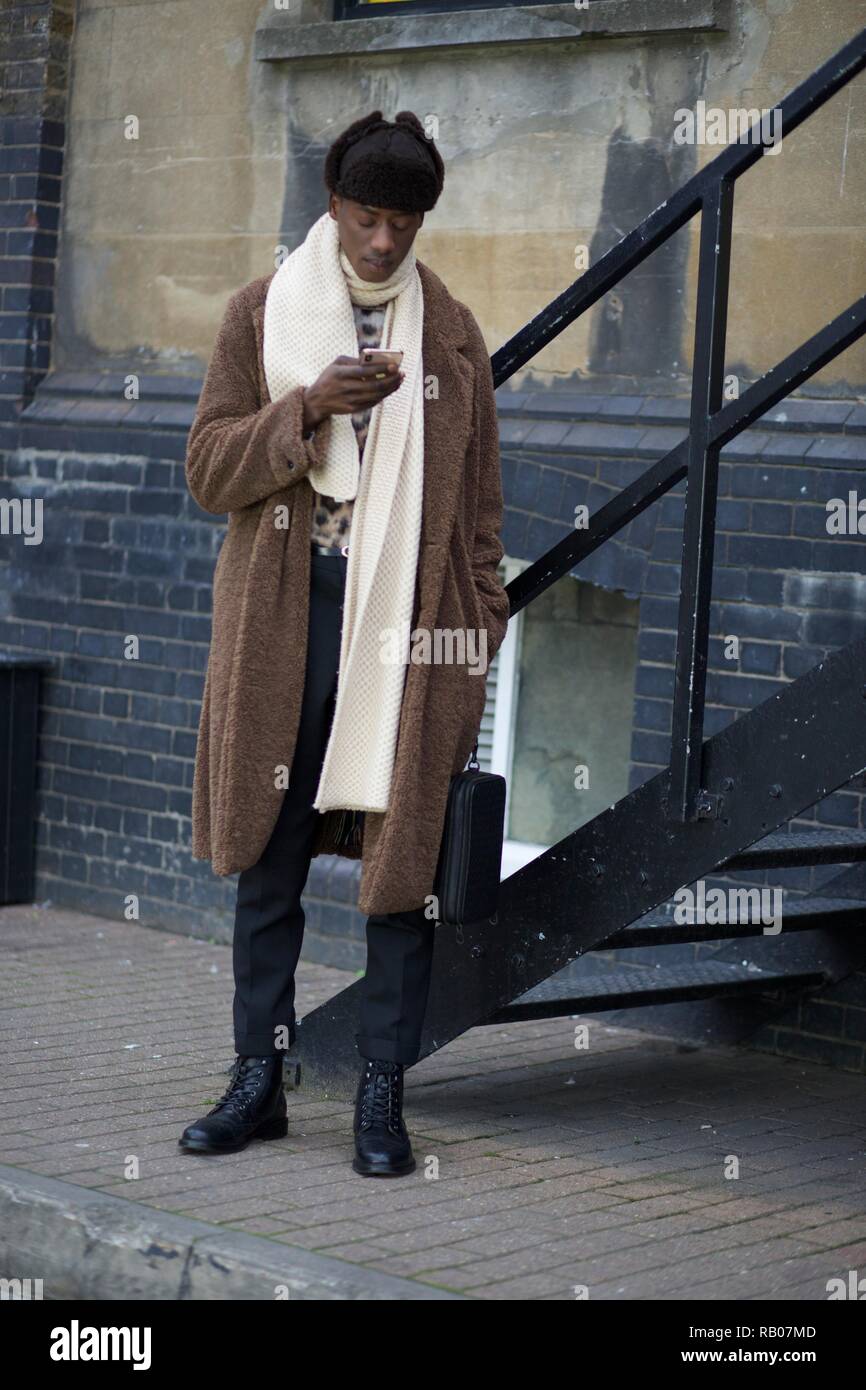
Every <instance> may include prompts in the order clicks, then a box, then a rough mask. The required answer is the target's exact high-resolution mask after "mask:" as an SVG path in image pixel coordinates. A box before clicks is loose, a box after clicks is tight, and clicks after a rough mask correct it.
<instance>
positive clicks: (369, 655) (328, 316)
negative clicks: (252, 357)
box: [263, 212, 424, 811]
mask: <svg viewBox="0 0 866 1390" xmlns="http://www.w3.org/2000/svg"><path fill="white" fill-rule="evenodd" d="M352 302H354V303H356V304H381V303H383V302H387V308H386V311H385V320H384V324H383V327H382V342H381V346H382V347H383V348H401V349H402V350H403V362H402V370H403V371H404V372H405V373H406V378H405V380H404V382H403V384H402V386H400V387H398V388H397V390H396V391H394V392H393V393H392V394H391V395H390V396H386V397H385V399H384V400H383V401H381V402H380V403H379V404H378V405H377V406H374V408H373V411H372V413H371V416H370V424H369V428H368V432H367V438H366V442H365V444H364V464H363V468H361V467H360V465H359V453H358V440H357V436H356V434H355V430H354V427H353V425H352V417H351V415H332V416H331V432H330V444H329V447H328V452H327V457H326V459H325V463H324V466H323V467H322V468H311V469H310V470H309V472H308V474H307V476H308V478H309V480H310V484H311V486H312V487H313V488H314V489H315V490H316V491H317V492H321V493H324V494H325V495H326V496H328V497H335V498H337V499H338V500H343V499H346V500H348V499H351V498H354V499H355V505H354V507H353V510H352V525H351V531H350V534H349V557H348V558H349V563H348V567H347V575H346V593H345V601H344V608H343V630H342V638H341V643H340V664H339V671H338V677H337V701H336V707H335V710H334V719H333V724H332V726H331V733H330V737H329V739H328V745H327V748H326V750H325V760H324V763H323V766H322V772H321V776H320V778H319V786H318V790H317V792H316V798H315V801H314V802H313V805H314V806H315V807H316V809H317V810H319V811H328V810H332V809H335V808H336V809H338V808H345V809H347V810H356V811H385V810H387V807H388V797H389V793H390V788H391V776H392V772H393V768H394V757H395V752H396V747H397V730H398V726H399V722H400V709H401V706H402V703H403V686H404V682H405V679H406V669H407V667H406V663H407V661H408V654H409V629H410V627H411V622H412V609H413V603H414V598H415V576H416V570H417V564H418V546H419V540H420V535H421V503H422V496H423V479H424V392H423V366H422V361H421V335H422V325H423V312H424V302H423V293H422V287H421V277H420V275H419V274H418V270H417V267H416V264H415V253H414V250H413V249H411V248H410V250H409V252H408V254H407V255H406V256H405V257H404V259H403V260H402V262H401V263H400V265H399V266H398V267H397V269H396V270H395V271H394V273H393V275H392V276H390V277H389V279H387V280H383V281H381V282H380V283H378V284H376V283H374V282H373V281H371V280H362V279H360V278H359V277H358V276H357V275H356V274H355V272H354V270H353V269H352V265H351V262H350V261H349V259H348V257H347V256H346V255H345V252H344V251H343V250H342V247H341V246H340V240H339V231H338V228H337V223H336V222H335V221H334V220H333V218H332V217H331V216H330V215H329V213H328V212H325V213H323V214H322V216H321V217H320V218H319V220H318V221H317V222H314V223H313V225H312V227H311V228H310V230H309V232H308V233H307V236H306V239H305V240H304V241H303V242H302V243H301V245H300V246H299V247H298V248H297V249H296V250H295V251H293V252H292V254H291V255H290V256H288V257H287V259H286V260H285V261H284V262H283V263H282V265H281V266H280V268H279V270H278V271H277V272H276V274H275V275H274V277H273V279H272V281H271V284H270V286H269V288H268V293H267V297H266V300H265V319H264V345H263V354H264V366H265V376H266V379H267V383H268V391H269V393H270V396H271V400H277V399H278V398H279V397H280V396H282V395H284V394H285V392H287V391H290V390H291V389H292V388H293V387H295V386H300V385H304V386H310V385H312V383H313V382H314V381H315V380H316V378H317V377H318V375H319V374H320V372H322V371H323V370H324V369H325V367H327V366H328V365H329V364H330V363H331V362H333V360H334V358H335V357H339V356H341V355H342V354H345V355H347V356H350V357H358V355H359V349H358V338H357V332H356V328H355V321H354V317H353V314H352ZM359 478H360V486H359ZM394 650H398V651H399V652H400V653H401V654H402V657H401V659H400V660H398V661H394V660H393V659H392V656H391V654H392V652H393V651H394ZM386 651H387V652H388V655H389V660H387V661H386V660H384V659H383V655H384V653H385V652H386Z"/></svg>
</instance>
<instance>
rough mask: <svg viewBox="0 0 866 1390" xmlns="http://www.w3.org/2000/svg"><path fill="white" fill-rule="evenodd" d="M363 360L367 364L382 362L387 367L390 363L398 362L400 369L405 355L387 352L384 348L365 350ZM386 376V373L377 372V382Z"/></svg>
mask: <svg viewBox="0 0 866 1390" xmlns="http://www.w3.org/2000/svg"><path fill="white" fill-rule="evenodd" d="M362 360H363V361H364V362H365V363H370V362H381V363H382V365H383V366H386V365H387V364H388V363H389V362H396V364H397V366H398V367H399V366H400V363H401V362H402V361H403V354H402V352H396V351H395V352H390V351H386V350H385V349H384V348H364V350H363V353H362ZM386 375H387V373H386V372H377V373H376V380H377V381H381V380H382V379H383V377H385V376H386Z"/></svg>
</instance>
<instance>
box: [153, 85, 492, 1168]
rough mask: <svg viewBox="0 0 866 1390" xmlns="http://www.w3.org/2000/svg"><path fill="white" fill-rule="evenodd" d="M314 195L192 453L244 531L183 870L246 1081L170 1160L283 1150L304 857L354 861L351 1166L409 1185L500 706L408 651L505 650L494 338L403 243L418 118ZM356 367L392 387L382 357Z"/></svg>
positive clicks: (220, 371)
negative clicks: (220, 946)
mask: <svg viewBox="0 0 866 1390" xmlns="http://www.w3.org/2000/svg"><path fill="white" fill-rule="evenodd" d="M324 178H325V184H326V186H327V188H328V190H329V194H330V197H329V204H328V210H327V213H325V214H323V215H322V217H320V218H319V219H318V220H317V221H316V222H315V223H314V224H313V226H312V227H311V228H310V231H309V232H308V234H307V237H306V239H305V241H304V242H303V243H302V245H301V246H299V247H298V248H297V249H296V250H295V251H294V252H293V253H292V254H291V255H290V256H289V257H288V258H287V259H286V260H285V261H284V262H283V263H282V265H281V266H280V268H279V269H278V270H277V271H276V272H275V273H274V274H273V275H271V276H263V277H261V278H260V279H259V280H255V281H253V282H252V283H251V284H250V285H247V286H245V287H244V288H243V289H242V290H240V291H238V292H236V294H234V295H233V296H232V298H231V300H230V302H229V305H228V308H227V310H226V314H225V317H224V319H223V323H222V325H221V327H220V331H219V334H218V336H217V342H216V344H215V347H214V352H213V355H212V358H211V362H210V365H209V368H208V372H207V375H206V378H205V382H204V386H203V389H202V394H201V399H200V401H199V407H198V410H197V412H196V418H195V421H194V423H193V426H192V429H191V431H190V436H189V442H188V447H187V458H186V475H187V480H188V484H189V488H190V491H191V493H192V495H193V497H194V499H195V500H196V502H198V504H199V505H200V506H201V507H202V508H203V509H204V510H206V511H208V512H212V513H217V514H223V513H226V512H227V513H228V515H229V523H228V531H227V534H226V537H225V541H224V543H223V546H222V549H221V551H220V556H219V560H218V563H217V568H216V571H215V574H214V618H213V638H212V643H211V651H210V655H209V660H208V670H207V677H206V681H205V690H204V698H203V702H202V713H201V721H200V726H199V741H198V747H197V750H196V767H195V780H194V787H193V853H194V855H195V856H196V857H197V858H209V859H210V860H211V862H212V865H213V868H214V870H215V872H217V873H219V874H229V873H234V872H238V871H239V872H240V878H239V881H238V893H237V906H236V912H235V932H234V948H233V953H234V972H235V1001H234V1028H235V1048H236V1052H237V1054H238V1055H237V1061H236V1064H235V1069H234V1075H233V1078H232V1083H231V1085H230V1087H229V1089H228V1091H227V1092H226V1094H225V1096H224V1097H223V1098H222V1100H221V1101H220V1102H219V1103H218V1105H217V1106H216V1107H215V1108H214V1109H213V1110H212V1111H210V1113H209V1114H208V1115H206V1116H205V1117H203V1118H202V1119H200V1120H198V1121H196V1122H195V1123H194V1124H192V1125H190V1126H188V1127H187V1128H186V1130H185V1131H184V1133H183V1135H182V1137H181V1140H180V1144H181V1147H182V1148H184V1149H185V1150H186V1151H188V1152H193V1153H227V1152H235V1151H236V1150H238V1149H241V1148H244V1147H245V1146H246V1144H248V1143H249V1141H250V1139H251V1138H261V1139H269V1138H278V1137H281V1136H283V1135H285V1134H286V1133H287V1112H286V1101H285V1094H284V1091H283V1085H282V1060H283V1052H284V1051H285V1049H286V1048H287V1047H289V1046H291V1045H292V1043H293V1042H294V1040H295V1030H296V1019H295V1010H294V973H295V967H296V964H297V960H298V956H299V953H300V948H301V940H302V936H303V928H304V921H305V918H304V912H303V909H302V907H301V894H302V892H303V889H304V886H305V883H306V879H307V874H308V871H309V866H310V860H311V858H312V857H313V856H314V855H316V854H319V853H325V852H331V853H336V854H340V855H346V856H348V857H355V858H357V857H359V855H360V857H361V859H362V873H361V882H360V889H359V895H358V904H359V907H360V908H361V910H362V911H364V912H367V913H369V914H370V915H369V917H368V921H367V971H366V975H365V979H364V987H363V997H362V1002H361V1009H360V1030H359V1032H358V1033H357V1034H356V1042H357V1046H358V1050H359V1052H360V1054H361V1056H362V1058H363V1059H364V1065H363V1067H362V1069H361V1076H360V1080H359V1083H358V1092H357V1096H356V1106H355V1121H354V1133H355V1157H354V1160H353V1167H354V1169H355V1171H356V1172H358V1173H361V1174H364V1175H367V1176H373V1175H377V1176H398V1175H401V1174H405V1173H410V1172H412V1171H413V1169H414V1167H415V1161H414V1157H413V1155H412V1149H411V1145H410V1142H409V1137H408V1134H407V1132H406V1127H405V1123H404V1121H403V1116H402V1101H403V1070H404V1067H405V1066H407V1065H411V1064H412V1063H413V1062H415V1061H416V1060H417V1058H418V1055H419V1050H420V1038H421V1028H422V1024H423V1020H424V1012H425V1008H426V1002H427V994H428V987H429V978H430V964H431V958H432V951H433V939H434V928H435V918H436V911H435V907H436V905H435V901H434V900H433V898H432V894H433V885H434V877H435V869H436V865H437V860H438V854H439V848H440V844H441V836H442V827H443V823H444V816H445V805H446V800H447V795H448V788H449V784H450V779H451V776H452V775H453V773H455V772H458V771H459V770H460V769H461V768H462V767H463V765H464V764H465V761H466V757H467V755H468V753H469V751H470V749H471V747H472V744H473V741H474V738H475V736H476V734H477V732H478V725H479V722H480V718H481V713H482V710H483V705H484V691H485V684H486V681H485V671H486V666H485V668H484V671H481V672H480V673H479V671H478V670H477V669H475V668H472V667H470V665H469V663H468V662H467V661H466V660H463V661H460V660H456V661H450V662H448V661H446V662H440V663H437V662H436V661H435V660H434V661H432V662H431V661H430V660H426V661H425V660H423V659H422V660H420V661H419V660H416V659H415V652H414V650H413V649H412V648H411V641H410V635H411V634H416V633H417V634H420V635H422V636H423V634H425V633H434V632H437V631H443V630H449V631H451V630H459V631H461V632H462V631H466V632H467V633H468V632H470V631H472V632H474V634H475V637H476V639H477V638H480V639H482V641H486V657H487V664H488V665H489V661H490V660H491V659H492V657H493V655H495V652H496V650H497V649H498V647H499V645H500V643H501V641H502V639H503V637H504V635H505V630H506V626H507V622H508V613H509V605H508V598H507V595H506V594H505V591H504V588H503V586H502V584H501V582H500V580H499V577H498V574H497V566H498V563H499V561H500V559H501V557H502V554H503V547H502V543H501V541H500V539H499V529H500V525H501V518H502V493H501V481H500V470H499V451H498V442H497V433H496V407H495V401H494V396H493V384H492V376H491V370H490V359H489V356H488V354H487V351H486V348H485V345H484V340H483V338H482V335H481V332H480V329H479V328H478V325H477V323H476V322H475V320H474V318H473V316H472V314H471V312H470V311H469V309H467V308H466V306H465V305H462V304H460V303H459V301H457V300H454V299H453V298H452V297H451V295H450V294H449V293H448V291H447V289H446V288H445V286H444V284H443V283H442V281H441V280H440V279H439V278H438V277H437V276H436V275H434V274H433V272H432V271H431V270H429V269H428V268H427V267H426V266H424V265H423V264H422V263H421V262H419V261H416V258H415V253H414V250H413V249H412V243H413V241H414V239H415V236H416V235H417V232H418V229H419V228H420V226H421V225H422V223H423V220H424V213H425V211H427V210H429V209H430V208H432V207H433V206H434V205H435V203H436V201H437V199H438V197H439V194H440V193H441V190H442V185H443V182H444V169H443V165H442V160H441V156H440V155H439V153H438V151H437V150H436V148H435V146H434V145H433V142H432V141H430V140H428V139H427V138H426V136H425V134H424V131H423V128H422V126H421V124H420V122H419V121H418V119H417V117H416V116H414V115H413V114H412V113H411V112H408V111H403V112H399V113H398V115H397V118H396V121H395V122H388V121H385V120H383V118H382V113H381V111H374V112H372V113H371V114H370V115H369V116H366V117H364V118H362V119H361V120H359V121H356V122H355V123H354V124H353V125H351V126H349V127H348V128H347V130H345V131H344V132H343V134H342V135H341V136H339V137H338V139H337V140H336V141H335V142H334V144H333V145H332V146H331V148H330V150H329V151H328V155H327V157H326V160H325V169H324ZM366 347H372V348H374V349H381V350H385V351H390V352H399V353H402V358H401V360H400V363H399V367H398V366H397V364H396V363H389V364H388V365H387V366H386V365H384V364H383V363H382V362H378V363H376V362H372V363H369V364H368V363H365V362H364V361H363V360H362V352H363V349H364V348H366ZM395 644H396V647H397V649H398V650H399V654H400V659H399V660H395V659H393V657H388V656H386V649H390V650H391V651H392V652H393V650H394V647H395ZM465 650H466V651H469V650H472V651H477V650H478V643H477V641H476V642H475V643H473V644H470V643H469V642H468V641H467V643H466V647H465Z"/></svg>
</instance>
